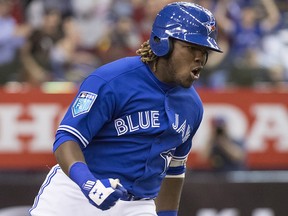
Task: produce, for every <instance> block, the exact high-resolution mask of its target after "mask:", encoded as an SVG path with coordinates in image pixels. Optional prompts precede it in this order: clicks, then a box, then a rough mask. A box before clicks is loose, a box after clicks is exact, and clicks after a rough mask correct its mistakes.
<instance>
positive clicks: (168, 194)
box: [155, 177, 184, 212]
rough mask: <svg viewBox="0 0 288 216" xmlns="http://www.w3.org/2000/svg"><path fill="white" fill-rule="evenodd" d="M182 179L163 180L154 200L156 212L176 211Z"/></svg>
mask: <svg viewBox="0 0 288 216" xmlns="http://www.w3.org/2000/svg"><path fill="white" fill-rule="evenodd" d="M183 183H184V177H180V178H177V177H171V178H167V177H166V178H165V179H164V180H163V182H162V186H161V190H160V192H159V195H158V197H157V198H156V200H155V203H156V209H157V212H160V211H178V208H179V203H180V197H181V193H182V187H183Z"/></svg>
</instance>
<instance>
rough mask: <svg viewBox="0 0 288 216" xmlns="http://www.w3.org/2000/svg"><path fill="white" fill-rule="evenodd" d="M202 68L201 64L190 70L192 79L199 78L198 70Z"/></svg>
mask: <svg viewBox="0 0 288 216" xmlns="http://www.w3.org/2000/svg"><path fill="white" fill-rule="evenodd" d="M202 69H203V67H202V66H199V67H195V68H193V70H192V71H191V73H190V74H191V77H192V78H193V79H199V77H200V72H201V70H202Z"/></svg>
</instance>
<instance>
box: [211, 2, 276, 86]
mask: <svg viewBox="0 0 288 216" xmlns="http://www.w3.org/2000/svg"><path fill="white" fill-rule="evenodd" d="M259 2H260V4H258V5H257V4H256V2H254V1H244V0H243V1H226V2H224V4H223V2H222V1H221V4H220V3H219V4H218V5H217V8H216V11H215V14H216V15H215V16H216V18H217V20H218V23H219V25H220V28H221V29H223V30H224V32H225V33H226V34H227V35H228V37H229V38H228V39H229V40H230V52H229V53H228V56H229V58H228V59H227V60H226V62H228V63H231V64H228V65H227V66H226V77H227V80H226V82H230V83H231V84H233V85H236V86H237V85H238V86H239V85H240V86H241V85H244V86H252V85H253V84H254V83H255V81H257V79H258V78H260V77H263V76H266V75H265V74H266V71H265V70H262V68H261V67H260V66H259V65H258V64H257V61H256V59H257V56H258V55H259V49H260V45H261V40H262V38H263V37H264V36H265V35H267V34H271V33H273V32H275V30H276V29H277V27H278V25H279V23H280V13H279V8H278V7H277V5H276V4H275V2H274V0H261V1H259ZM259 2H258V3H259ZM223 5H225V6H226V7H223ZM255 69H256V71H255ZM253 71H255V73H253ZM262 71H263V74H260V75H259V73H261V72H262Z"/></svg>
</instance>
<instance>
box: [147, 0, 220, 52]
mask: <svg viewBox="0 0 288 216" xmlns="http://www.w3.org/2000/svg"><path fill="white" fill-rule="evenodd" d="M170 37H171V38H176V39H179V40H182V41H186V42H189V43H192V44H196V45H200V46H204V47H207V48H208V49H210V50H213V51H216V52H222V51H221V49H220V48H219V47H218V45H217V42H216V37H217V27H216V20H215V18H214V16H213V14H212V13H211V12H210V11H209V10H207V9H205V8H204V7H202V6H200V5H197V4H194V3H189V2H174V3H171V4H168V5H166V6H165V7H164V8H163V9H162V10H161V11H160V12H159V13H158V14H157V16H156V18H155V21H154V24H153V26H152V32H151V36H150V40H149V43H150V47H151V49H152V51H153V52H154V54H155V55H157V56H165V55H167V54H168V53H169V52H170V49H171V47H170V46H171V45H170V41H169V38H170Z"/></svg>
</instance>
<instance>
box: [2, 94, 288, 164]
mask: <svg viewBox="0 0 288 216" xmlns="http://www.w3.org/2000/svg"><path fill="white" fill-rule="evenodd" d="M198 92H199V94H200V96H201V98H202V101H203V104H204V110H205V111H204V118H203V122H202V124H201V126H200V128H199V130H198V132H197V134H196V136H195V138H194V140H193V147H192V151H191V154H190V156H189V160H188V168H189V167H191V168H203V167H204V168H205V167H206V166H207V162H206V161H205V160H203V159H202V158H201V156H200V155H201V151H202V147H203V146H204V145H205V142H206V140H207V136H208V132H209V130H210V126H209V121H210V120H211V118H212V117H213V116H215V115H222V116H225V117H227V118H226V119H228V120H229V121H228V125H229V131H230V133H231V134H232V135H233V136H235V137H239V138H243V137H244V138H245V148H246V151H247V165H248V168H251V169H288V92H279V91H255V90H245V89H235V90H226V91H212V90H206V89H199V90H198ZM74 94H75V93H74V92H73V93H61V94H53V93H43V92H42V91H40V90H39V89H28V90H27V91H23V92H18V93H8V92H6V91H4V90H0V95H1V96H0V169H46V168H47V167H50V166H52V165H53V164H54V163H55V159H54V157H53V155H52V151H51V150H52V144H53V141H54V134H55V131H56V129H57V126H58V124H59V121H60V120H61V118H62V117H63V115H64V113H65V111H66V109H67V106H68V105H69V104H70V102H71V100H72V99H73V97H74Z"/></svg>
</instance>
